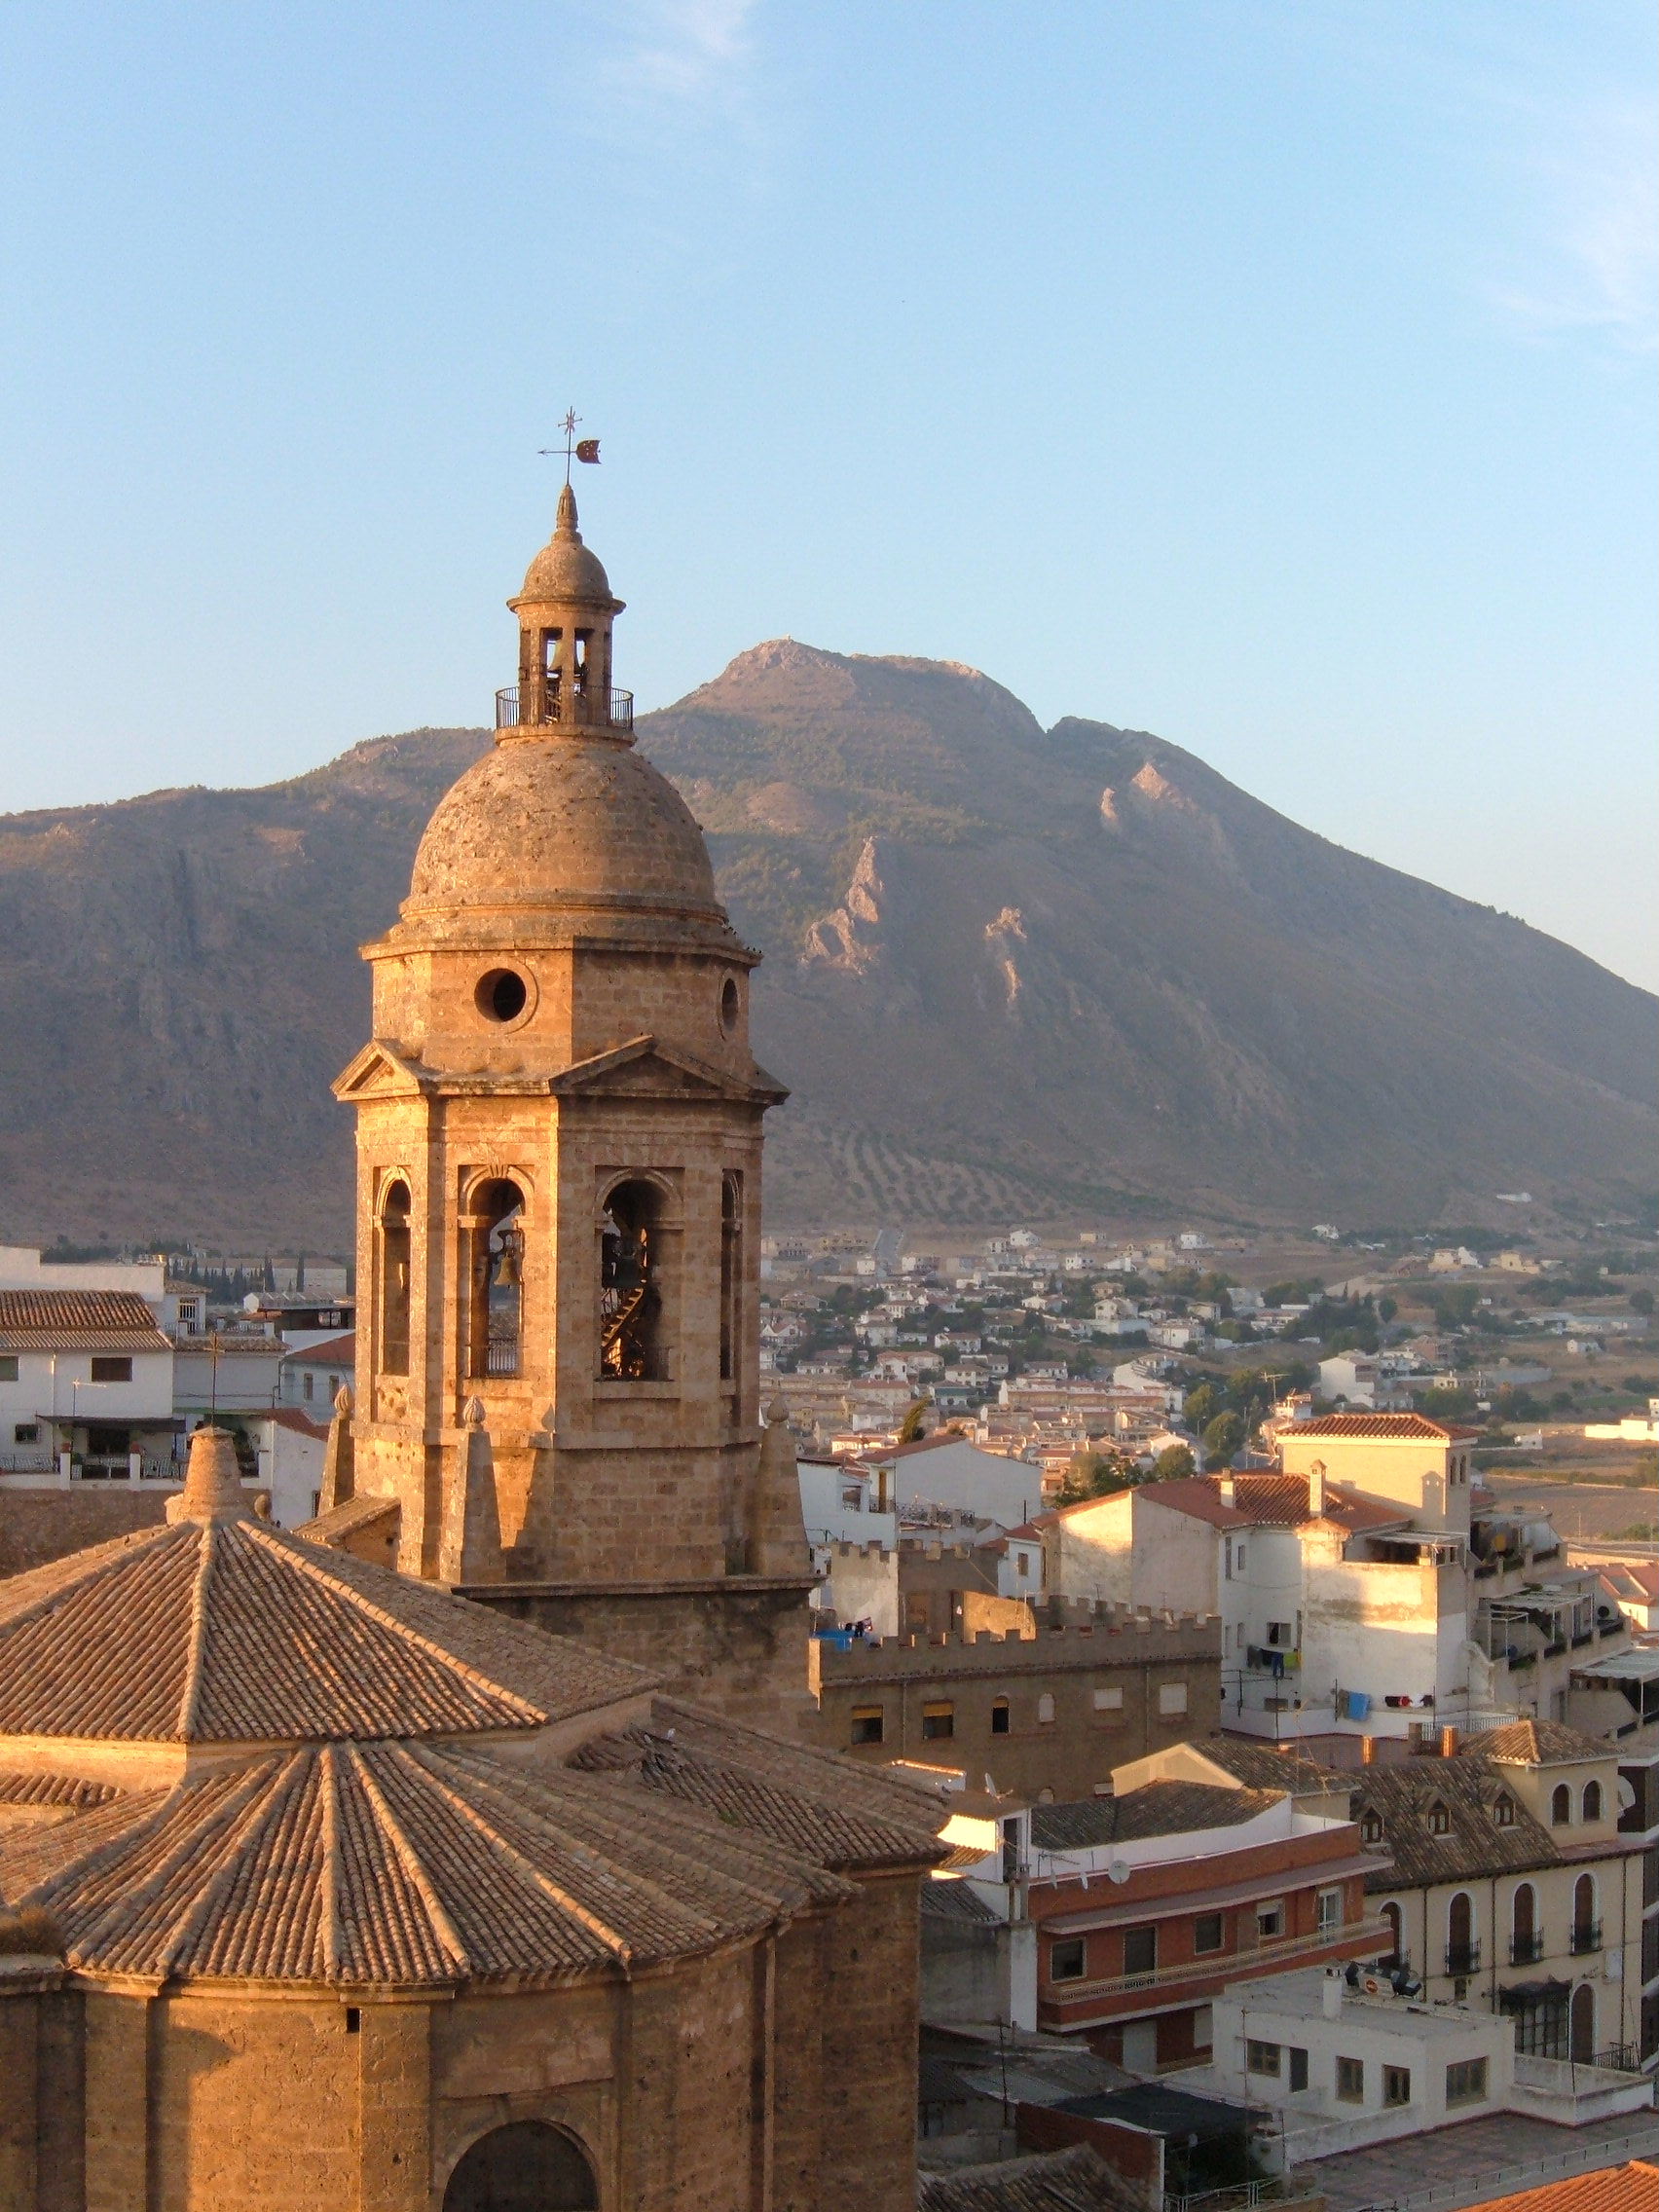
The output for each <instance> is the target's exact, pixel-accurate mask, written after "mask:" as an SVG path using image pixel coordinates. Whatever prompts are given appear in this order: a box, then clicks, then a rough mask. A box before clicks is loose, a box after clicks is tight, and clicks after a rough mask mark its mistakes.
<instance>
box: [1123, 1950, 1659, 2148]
mask: <svg viewBox="0 0 1659 2212" xmlns="http://www.w3.org/2000/svg"><path fill="white" fill-rule="evenodd" d="M1350 1976H1351V1979H1350V1978H1349V1977H1350ZM1211 2035H1212V2038H1213V2041H1212V2045H1211V2055H1210V2061H1209V2063H1208V2065H1207V2066H1202V2067H1193V2068H1189V2069H1185V2070H1183V2071H1182V2072H1180V2073H1176V2074H1171V2075H1169V2076H1167V2077H1166V2079H1167V2081H1168V2083H1169V2085H1170V2086H1171V2087H1172V2088H1182V2089H1188V2090H1191V2091H1193V2092H1195V2093H1197V2094H1198V2095H1204V2094H1209V2095H1215V2096H1221V2097H1224V2098H1226V2099H1227V2100H1228V2101H1229V2102H1233V2103H1237V2104H1242V2105H1248V2106H1253V2107H1257V2108H1260V2107H1261V2106H1264V2105H1266V2106H1267V2107H1268V2108H1269V2109H1270V2110H1271V2111H1272V2116H1273V2118H1274V2120H1276V2121H1277V2122H1278V2125H1277V2127H1276V2129H1275V2130H1274V2131H1273V2134H1272V2135H1270V2136H1269V2137H1268V2138H1267V2141H1268V2143H1269V2144H1270V2145H1272V2146H1273V2150H1272V2155H1274V2156H1275V2158H1276V2159H1282V2163H1283V2165H1284V2166H1286V2167H1293V2166H1298V2165H1302V2164H1304V2163H1305V2162H1307V2161H1308V2160H1309V2159H1313V2158H1326V2157H1333V2156H1334V2155H1336V2154H1337V2153H1339V2152H1342V2151H1352V2150H1358V2149H1360V2148H1362V2147H1363V2146H1364V2145H1366V2144H1368V2143H1385V2142H1390V2141H1392V2140H1394V2139H1395V2138H1396V2137H1399V2136H1404V2135H1419V2134H1421V2133H1422V2132H1423V2131H1424V2130H1425V2129H1428V2128H1435V2127H1445V2126H1447V2125H1449V2124H1452V2123H1455V2122H1456V2121H1457V2120H1476V2119H1479V2118H1481V2117H1482V2116H1483V2115H1487V2114H1492V2113H1503V2112H1512V2113H1527V2114H1530V2115H1531V2116H1532V2117H1534V2118H1536V2119H1539V2120H1553V2121H1555V2122H1556V2123H1557V2124H1558V2125H1565V2126H1568V2127H1571V2126H1577V2125H1582V2124H1583V2123H1584V2122H1585V2121H1587V2120H1604V2119H1607V2118H1610V2117H1613V2116H1616V2115H1618V2114H1621V2113H1633V2112H1640V2111H1641V2110H1642V2109H1643V2107H1644V2106H1647V2105H1650V2104H1651V2102H1652V2097H1653V2085H1652V2083H1651V2082H1650V2081H1649V2080H1648V2079H1647V2077H1646V2076H1644V2075H1641V2074H1635V2073H1628V2074H1627V2073H1621V2072H1615V2071H1613V2070H1612V2069H1606V2068H1601V2067H1594V2066H1579V2067H1577V2068H1576V2069H1575V2068H1573V2067H1571V2066H1569V2065H1566V2064H1563V2063H1562V2062H1561V2061H1559V2060H1554V2059H1548V2058H1534V2057H1528V2056H1524V2055H1521V2054H1519V2053H1518V2052H1517V2051H1516V2048H1515V2037H1514V2032H1513V2029H1512V2027H1511V2024H1510V2022H1509V2021H1508V2020H1507V2019H1504V2018H1502V2017H1501V2016H1500V2015H1498V2014H1496V2013H1493V2012H1488V2011H1477V2010H1476V2009H1474V2008H1473V2007H1472V2006H1467V2005H1445V2004H1437V2005H1430V2004H1426V2003H1420V2002H1418V2001H1416V2000H1415V1999H1414V1998H1413V1997H1412V1996H1411V1995H1410V1994H1407V1993H1406V1992H1405V1991H1403V1990H1402V1991H1401V1992H1400V1993H1398V1994H1396V1992H1395V1990H1394V1988H1393V1987H1392V1985H1391V1983H1390V1981H1389V1979H1388V1977H1387V1976H1385V1975H1383V1974H1381V1973H1373V1972H1365V1971H1364V1970H1363V1969H1360V1968H1356V1967H1350V1968H1349V1969H1347V1971H1346V1974H1345V1972H1343V1970H1341V1969H1336V1968H1333V1969H1326V1970H1321V1969H1318V1968H1304V1969H1303V1970H1301V1971H1300V1972H1291V1973H1283V1974H1273V1975H1271V1976H1269V1977H1267V1978H1265V1979H1262V1980H1259V1981H1245V1982H1235V1983H1233V1984H1231V1985H1230V1986H1229V1987H1228V1989H1227V1990H1226V1991H1225V1992H1224V1993H1223V1994H1222V1995H1221V1996H1220V1997H1218V1998H1217V1999H1216V2000H1215V2002H1214V2006H1213V2009H1212V2011H1211ZM1274 2135H1276V2137H1277V2142H1276V2144H1274V2143H1273V2136H1274Z"/></svg>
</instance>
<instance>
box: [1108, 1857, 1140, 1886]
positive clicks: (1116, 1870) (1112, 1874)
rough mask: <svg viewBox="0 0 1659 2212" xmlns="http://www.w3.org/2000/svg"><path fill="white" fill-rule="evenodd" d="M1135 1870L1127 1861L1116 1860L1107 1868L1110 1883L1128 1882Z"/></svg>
mask: <svg viewBox="0 0 1659 2212" xmlns="http://www.w3.org/2000/svg"><path fill="white" fill-rule="evenodd" d="M1133 1871H1134V1869H1133V1868H1132V1867H1131V1866H1130V1864H1129V1862H1128V1861H1127V1860H1126V1859H1114V1860H1113V1861H1112V1862H1111V1863H1110V1864H1109V1865H1108V1866H1107V1868H1106V1879H1107V1880H1108V1881H1109V1882H1126V1881H1127V1880H1128V1878H1129V1876H1130V1874H1131V1873H1132V1872H1133Z"/></svg>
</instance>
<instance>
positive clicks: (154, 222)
mask: <svg viewBox="0 0 1659 2212" xmlns="http://www.w3.org/2000/svg"><path fill="white" fill-rule="evenodd" d="M1654 46H1655V32H1654V28H1653V23H1652V10H1651V7H1650V5H1649V0H1571V4H1570V5H1567V6H1562V5H1561V4H1560V0H1487V4H1482V0H1089V4H1087V5H1075V6H1074V5H1065V4H1063V0H999V4H994V5H993V4H987V0H981V4H976V0H951V4H945V0H834V4H833V5H830V6H825V5H822V4H816V0H755V4H752V5H751V4H746V0H639V4H637V5H632V6H630V5H621V4H617V0H608V4H607V5H603V6H599V7H593V6H583V7H574V6H564V5H558V4H555V0H540V4H537V5H534V6H514V5H511V4H510V0H494V4H492V5H489V6H482V5H468V4H466V0H442V4H441V5H428V4H422V0H397V4H395V5H392V4H390V0H385V4H381V5H372V6H371V5H364V4H354V0H325V4H319V5H314V6H308V5H304V4H300V0H287V4H284V5H279V6H260V5H252V4H245V0H244V4H239V5H236V6H226V5H224V4H223V0H219V4H215V5H202V6H167V5H165V4H161V0H144V4H142V5H127V6H104V7H92V6H84V5H76V4H74V0H50V4H45V5H33V4H30V0H9V4H8V5H7V6H6V7H5V8H4V9H3V10H0V393H3V397H4V409H5V434H4V437H3V439H0V498H4V500H5V505H6V528H5V530H4V532H3V534H0V563H3V567H0V808H20V807H29V806H42V805H56V804H63V803H67V802H73V801H78V800H83V799H91V798H105V797H110V796H114V795H119V794H124V793H132V792H138V791H143V790H148V789H152V788H154V787H157V786H161V785H168V784H183V783H198V782H205V783H221V784H222V783H262V782H267V781H270V780H273V779H275V778H277V777H280V776H283V775H287V774H291V773H293V772H294V771H296V770H299V769H302V768H306V767H310V766H313V765H314V764H315V763H316V762H318V761H321V760H323V759H326V758H327V757H328V756H331V755H332V754H334V753H336V752H338V751H340V750H341V749H343V748H344V747H345V746H347V745H349V744H351V743H353V742H355V741H356V740H357V739H359V738H362V737H366V736H372V735H375V734H378V733H380V732H383V731H387V730H397V729H403V728H407V727H409V726H411V725H413V724H417V723H422V722H432V723H453V722H477V721H480V720H483V719H486V717H487V714H488V711H489V702H490V694H491V691H492V690H493V688H494V687H495V685H497V684H498V683H501V682H507V681H509V680H510V679H511V677H512V675H513V673H514V670H513V662H514V652H515V645H514V630H513V625H512V622H511V618H510V617H509V616H508V615H507V614H506V613H505V611H504V609H503V608H502V604H501V603H502V601H503V600H504V599H505V598H506V597H507V596H508V594H509V593H510V592H511V591H512V590H513V588H514V587H515V585H516V584H517V582H518V579H519V577H520V576H521V575H522V573H523V570H524V567H525V564H526V562H527V561H528V559H529V557H530V555H531V553H532V552H533V551H534V550H535V546H536V544H537V543H538V542H539V541H540V540H541V539H542V538H543V537H544V536H545V535H546V532H547V529H548V527H549V525H550V522H551V516H552V508H553V499H554V493H555V489H556V484H557V476H556V473H555V472H554V470H553V467H552V464H551V463H549V462H548V461H541V460H538V459H537V458H536V448H537V447H539V446H544V445H547V444H549V443H550V442H551V441H552V433H553V429H554V425H555V424H556V422H557V420H558V418H559V416H560V415H561V414H562V413H563V412H564V410H565V408H566V406H567V405H569V404H571V403H572V402H573V403H574V405H575V406H576V408H577V410H578V412H579V413H580V414H581V415H582V417H583V418H584V428H585V430H587V431H589V432H597V433H599V434H600V435H601V436H602V437H603V440H604V461H603V463H602V465H601V466H600V467H599V468H598V469H589V470H586V471H584V472H583V475H582V480H581V483H580V486H579V489H580V493H581V496H582V516H583V524H584V528H585V529H586V532H587V535H588V536H589V539H590V541H591V542H592V543H593V544H594V545H595V546H596V548H597V549H598V550H599V552H600V553H601V554H602V555H603V557H604V558H605V560H606V562H607V563H608V567H609V570H610V574H611V578H612V581H613V583H614V584H615V586H616V588H617V589H618V591H619V592H620V593H621V595H622V596H623V597H624V598H625V599H627V600H628V602H629V603H630V605H629V611H628V613H627V614H626V616H625V617H624V618H623V623H622V626H621V630H620V632H619V639H618V646H619V663H620V665H619V671H618V675H619V681H621V682H632V684H633V686H634V687H635V689H636V690H637V692H638V693H639V696H640V700H641V704H642V706H652V705H660V704H662V703H664V702H666V701H667V700H670V699H673V698H675V697H676V696H678V695H679V694H680V693H682V692H683V691H685V690H687V689H689V688H690V687H691V686H692V685H694V684H695V683H697V682H701V681H703V680H704V679H705V678H707V677H709V676H711V675H713V674H714V673H715V672H716V671H717V670H718V669H719V668H720V667H721V666H722V665H723V664H724V663H725V661H726V660H728V659H729V658H730V657H731V655H732V654H734V653H736V652H739V651H741V650H742V649H743V648H744V647H746V646H748V645H753V644H754V643H756V641H757V640H759V639H761V638H765V637H772V636H777V635H780V634H784V633H788V634H790V635H793V636H794V637H798V638H804V639H808V640H810V641H811V642H812V643H814V644H816V645H828V646H832V647H834V648H836V649H838V650H842V651H851V652H877V653H880V652H907V653H923V654H934V655H939V656H940V657H944V658H950V659H955V660H965V661H971V662H973V663H975V664H976V665H977V666H978V667H980V668H983V669H985V670H986V671H987V672H988V673H989V674H990V675H992V676H994V677H996V678H997V679H998V680H999V681H1001V682H1004V683H1006V684H1008V685H1009V686H1010V687H1011V688H1012V689H1013V690H1014V691H1016V692H1017V693H1018V694H1019V695H1020V697H1022V698H1023V699H1025V700H1027V701H1028V702H1029V703H1030V705H1031V706H1032V707H1033V708H1034V709H1035V710H1036V712H1037V714H1038V715H1039V716H1040V717H1042V718H1043V719H1045V720H1052V719H1056V718H1057V717H1059V716H1060V715H1062V714H1081V715H1088V716H1093V717H1097V718H1099V719H1104V720H1108V721H1113V722H1118V723H1122V724H1124V725H1127V726H1130V727H1138V728H1145V729H1151V730H1155V731H1157V732H1159V733H1160V734H1161V735H1162V736H1164V737H1167V738H1170V739H1173V740H1174V741H1176V742H1177V743H1178V744H1181V745H1184V746H1187V747H1189V748H1191V749H1192V750H1193V751H1194V752H1196V753H1198V754H1200V755H1201V756H1203V757H1204V758H1205V759H1207V760H1209V761H1211V762H1213V763H1214V765H1215V766H1216V767H1218V768H1219V769H1221V770H1222V772H1223V773H1224V774H1226V775H1228V776H1230V777H1232V778H1234V779H1235V781H1236V782H1238V783H1240V784H1242V785H1243V786H1244V787H1245V788H1246V789H1247V790H1249V791H1251V792H1253V793H1257V794H1258V795H1259V796H1260V797H1262V798H1264V799H1266V800H1268V801H1269V802H1270V803H1272V805H1274V806H1277V807H1279V808H1281V809H1283V810H1284V811H1285V812H1286V813H1289V814H1292V815H1294V816H1295V817H1296V818H1297V819H1298V820H1300V821H1302V822H1304V823H1307V824H1308V825H1309V826H1310V827H1311V828H1313V829H1316V830H1320V831H1322V832H1323V833H1324V834H1325V835H1327V836H1329V837H1332V838H1335V839H1337V840H1339V841H1340V842H1342V843H1344V844H1346V845H1349V846H1352V847H1354V848H1356V849H1357V850H1359V851H1361V852H1365V853H1370V854H1374V855H1376V856H1377V857H1378V858H1380V859H1383V860H1385V861H1389V862H1391V863H1393V864H1395V865H1396V866H1402V867H1405V868H1409V869H1411V870H1412V871H1413V872H1415V873H1418V874H1421V875H1425V876H1428V877H1431V878H1433V879H1434V880H1435V881H1437V882H1440V883H1443V884H1445V885H1447V886H1448V887H1449V888H1451V889H1453V890H1456V891H1460V892H1463V893H1465V894H1467V895H1468V896H1470V897H1472V898H1475V899H1478V900H1481V901H1483V902H1487V903H1492V904H1494V905H1497V906H1501V907H1505V908H1507V909H1509V910H1511V911H1513V912H1516V913H1520V914H1522V915H1525V916H1526V917H1527V918H1528V919H1529V920H1530V921H1533V922H1535V923H1537V924H1539V925H1540V926H1541V927H1543V928H1545V929H1548V930H1551V931H1553V932H1555V933H1557V934H1558V935H1560V936H1562V937H1565V938H1567V939H1568V940H1570V941H1572V942H1573V943H1575V944H1578V945H1581V946H1582V947H1583V948H1584V949H1585V950H1587V951H1589V952H1592V953H1594V954H1595V955H1596V957H1597V958H1599V959H1601V960H1604V961H1605V962H1606V963H1607V964H1608V965H1609V966H1611V967H1613V968H1615V969H1617V970H1618V971H1619V972H1620V973H1621V974H1624V975H1626V976H1629V977H1634V978H1636V979H1638V980H1641V981H1643V982H1645V983H1648V984H1659V943H1656V941H1655V930H1654V927H1653V923H1654V902H1655V883H1656V881H1659V869H1656V868H1655V867H1654V865H1653V823H1654V800H1655V795H1656V793H1655V783H1656V774H1655V748H1654V745H1653V734H1652V715H1653V705H1654V694H1655V682H1654V679H1655V652H1654V620H1653V608H1654V605H1655V575H1654V568H1655V563H1654V533H1653V527H1652V492H1653V475H1654V468H1653V462H1654V453H1653V443H1654V438H1653V421H1652V415H1653V410H1652V404H1651V385H1652V376H1653V358H1654V350H1655V321H1656V314H1655V290H1656V282H1655V262H1654V238H1655V207H1654V202H1655V145H1654V124H1653V98H1652V79H1653V64H1654V58H1655V55H1654Z"/></svg>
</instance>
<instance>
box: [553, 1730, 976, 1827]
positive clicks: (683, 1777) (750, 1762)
mask: <svg viewBox="0 0 1659 2212" xmlns="http://www.w3.org/2000/svg"><path fill="white" fill-rule="evenodd" d="M571 1766H572V1767H574V1768H576V1769H578V1770H579V1771H581V1772H584V1773H606V1774H611V1775H616V1776H618V1777H621V1778H624V1779H626V1781H627V1782H628V1783H629V1784H630V1786H631V1787H633V1788H637V1789H640V1790H642V1791H646V1792H650V1793H651V1794H652V1795H653V1796H655V1797H657V1798H658V1799H659V1800H660V1799H661V1798H662V1797H671V1798H678V1799H680V1800H681V1801H682V1803H685V1804H690V1805H698V1806H702V1807H704V1808H705V1809H706V1810H707V1811H709V1812H710V1813H712V1814H714V1815H715V1816H717V1817H718V1818H719V1819H720V1820H721V1821H727V1822H731V1823H733V1824H735V1825H737V1826H739V1827H741V1828H744V1829H746V1830H749V1831H751V1832H753V1833H756V1834H760V1835H766V1836H769V1837H771V1838H772V1840H773V1841H774V1842H776V1843H780V1844H784V1845H786V1846H788V1847H789V1848H790V1849H791V1850H793V1851H799V1852H803V1853H807V1854H810V1856H811V1857H812V1858H813V1859H814V1860H816V1861H817V1862H819V1863H821V1864H823V1865H826V1866H834V1867H868V1866H887V1865H895V1864H905V1865H916V1864H927V1863H933V1862H937V1861H939V1860H940V1859H941V1858H942V1857H943V1856H944V1850H945V1847H944V1846H943V1845H942V1844H940V1842H939V1840H938V1837H939V1830H940V1827H941V1826H942V1825H944V1820H945V1817H946V1816H945V1809H944V1807H943V1806H942V1805H941V1804H940V1800H939V1798H938V1797H937V1796H936V1795H935V1794H934V1793H933V1792H932V1791H931V1790H927V1789H923V1788H918V1787H917V1786H916V1785H915V1784H914V1783H910V1782H903V1781H901V1780H899V1779H898V1778H896V1777H894V1776H891V1775H886V1774H883V1773H882V1772H881V1771H880V1769H879V1768H872V1767H868V1766H866V1765H865V1764H863V1762H862V1761H860V1760H857V1759H849V1758H843V1757H842V1756H840V1754H839V1753H837V1752H833V1751H806V1750H797V1749H796V1748H795V1747H794V1746H793V1745H790V1744H785V1743H781V1742H779V1741H778V1740H777V1739H775V1738H773V1737H770V1736H763V1735H761V1734H760V1733H759V1732H758V1731H756V1730H755V1729H749V1728H743V1727H741V1726H739V1724H738V1723H737V1722H735V1721H731V1720H725V1719H720V1718H717V1717H716V1716H715V1715H713V1714H707V1713H704V1712H702V1711H701V1710H700V1709H699V1708H697V1707H695V1706H689V1705H682V1703H680V1701H679V1700H678V1699H675V1698H658V1699H656V1700H655V1702H654V1705H653V1709H652V1714H651V1718H650V1720H649V1722H648V1723H646V1724H642V1725H640V1726H637V1727H633V1728H628V1729H624V1730H620V1731H618V1732H617V1733H616V1734H614V1735H609V1736H603V1737H599V1738H596V1739H595V1740H593V1741H592V1742H590V1743H588V1744H585V1745H584V1746H583V1747H582V1749H581V1750H580V1751H577V1752H576V1753H575V1754H574V1755H573V1756H572V1758H571ZM651 1817H652V1818H653V1819H654V1818H656V1817H658V1816H657V1814H655V1813H653V1814H652V1816H651Z"/></svg>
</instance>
